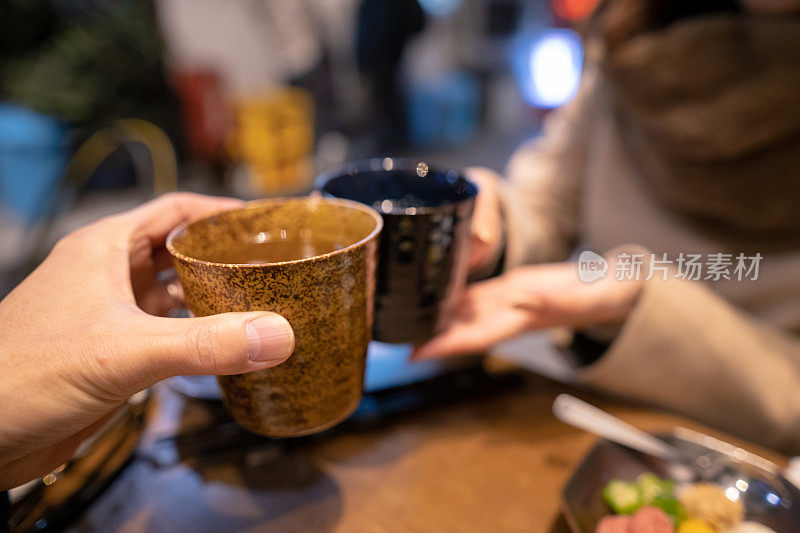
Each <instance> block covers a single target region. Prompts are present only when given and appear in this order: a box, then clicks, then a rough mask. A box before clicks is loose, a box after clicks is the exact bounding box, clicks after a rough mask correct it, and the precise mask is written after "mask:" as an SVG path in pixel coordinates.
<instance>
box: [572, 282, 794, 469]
mask: <svg viewBox="0 0 800 533" xmlns="http://www.w3.org/2000/svg"><path fill="white" fill-rule="evenodd" d="M579 377H580V379H581V380H582V382H583V383H585V384H587V385H591V386H594V387H596V388H599V389H605V390H609V391H613V392H614V393H616V394H622V395H625V396H628V397H631V398H635V399H638V400H643V401H647V402H653V403H657V404H659V405H662V406H664V407H667V408H669V409H672V410H674V411H676V412H679V413H682V414H685V415H688V416H690V417H692V418H695V419H698V420H701V421H703V422H705V423H708V424H710V425H714V426H716V427H718V428H720V429H722V430H725V431H728V432H730V433H735V434H737V435H741V436H744V437H746V438H749V439H750V440H752V441H754V442H760V443H763V444H766V445H768V446H770V447H773V448H775V449H779V450H782V451H785V452H789V453H793V454H798V453H800V338H798V337H796V336H793V335H791V334H789V333H787V332H785V331H783V330H781V329H778V328H776V327H774V326H772V325H769V324H766V323H763V322H761V321H759V320H758V319H757V318H755V317H753V316H750V315H748V314H746V313H744V312H743V311H741V310H739V309H738V308H735V307H734V306H732V305H731V304H729V303H728V302H726V301H725V300H723V299H722V298H720V297H719V296H717V295H716V294H715V293H713V292H712V291H711V290H710V289H709V288H707V287H706V286H705V285H703V284H702V283H698V282H691V281H683V280H680V279H675V278H672V279H669V280H667V281H663V280H661V279H658V280H657V279H651V280H649V281H647V282H645V283H644V286H643V291H642V294H641V296H640V299H639V301H638V302H637V304H636V307H635V308H634V310H633V311H632V313H631V315H630V316H629V317H628V320H627V321H626V322H625V324H624V325H623V327H622V330H621V331H620V333H619V335H618V337H617V338H616V340H615V341H614V342H613V343H612V344H611V346H610V348H609V350H608V351H607V352H606V353H605V354H604V355H603V357H602V358H601V359H600V360H598V362H596V363H594V364H593V365H591V366H589V367H586V368H584V369H582V370H580V371H579Z"/></svg>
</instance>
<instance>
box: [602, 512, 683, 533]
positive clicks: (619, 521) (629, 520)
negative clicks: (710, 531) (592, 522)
mask: <svg viewBox="0 0 800 533" xmlns="http://www.w3.org/2000/svg"><path fill="white" fill-rule="evenodd" d="M674 531H675V528H674V527H673V525H672V520H671V519H670V517H668V516H667V514H666V513H665V512H664V511H662V510H661V509H659V508H658V507H642V508H640V509H639V510H638V511H636V512H635V513H633V514H632V515H630V516H628V515H608V516H604V517H603V519H602V520H600V522H599V523H598V524H597V528H596V529H595V533H673V532H674Z"/></svg>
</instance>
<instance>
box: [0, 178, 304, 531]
mask: <svg viewBox="0 0 800 533" xmlns="http://www.w3.org/2000/svg"><path fill="white" fill-rule="evenodd" d="M239 205H241V202H240V201H238V200H232V199H222V198H210V197H204V196H198V195H193V194H179V193H175V194H170V195H165V196H163V197H161V198H159V199H158V200H155V201H153V202H150V203H147V204H144V205H142V206H140V207H139V208H137V209H134V210H132V211H129V212H126V213H122V214H119V215H115V216H111V217H107V218H104V219H102V220H100V221H98V222H96V223H94V224H91V225H89V226H86V227H84V228H81V229H79V230H77V231H75V232H73V233H72V234H70V235H67V236H66V237H64V238H63V239H61V240H60V241H59V242H58V243H57V244H56V245H55V247H54V248H53V250H52V251H51V253H50V255H48V257H47V258H46V259H45V260H44V262H42V264H41V265H40V266H39V267H38V268H37V269H36V270H35V271H34V272H33V273H32V274H31V275H30V276H28V278H26V279H25V280H24V281H23V282H22V283H21V284H20V285H19V286H17V287H16V288H15V289H14V290H13V291H12V292H11V293H10V294H9V295H8V296H7V297H6V298H5V299H3V300H2V301H0V367H2V369H3V372H2V374H0V406H2V409H0V491H4V490H7V489H9V488H12V487H15V486H17V485H21V484H23V483H25V482H27V481H29V480H31V479H33V478H35V477H37V476H41V475H43V474H45V473H47V472H49V471H51V470H52V469H54V468H56V467H57V466H59V465H61V464H63V463H64V462H65V461H66V460H67V459H69V457H71V455H72V454H73V453H74V451H75V450H76V448H77V447H78V445H79V444H80V443H81V442H82V441H83V440H84V439H86V438H88V437H89V436H90V435H92V434H93V433H94V432H95V431H97V430H98V429H99V428H100V427H102V426H103V424H104V423H105V422H107V421H108V420H109V418H110V417H111V415H112V414H113V412H114V411H115V410H116V409H117V408H118V407H119V406H121V405H122V404H123V403H124V402H125V401H126V400H127V399H128V397H129V396H130V395H132V394H134V393H136V392H138V391H141V390H143V389H146V388H147V387H149V386H150V385H152V384H154V383H156V382H157V381H159V380H162V379H164V378H167V377H169V376H174V375H178V374H214V375H219V374H239V373H244V372H252V371H254V370H261V369H264V368H269V367H272V366H275V365H278V364H280V363H282V362H283V361H285V360H286V359H287V358H288V357H289V356H290V355H291V353H292V351H293V350H294V333H293V332H292V328H291V326H290V325H289V323H288V322H287V321H286V319H284V318H283V317H282V316H280V315H277V314H275V313H268V312H250V313H223V314H219V315H213V316H208V317H202V318H163V317H164V315H166V313H167V312H168V311H169V310H170V308H171V307H173V306H174V304H175V302H174V300H173V298H172V296H170V295H169V294H168V293H167V291H166V287H165V285H164V284H162V283H159V282H158V281H157V279H156V273H157V272H159V271H161V270H164V269H167V268H169V266H171V264H172V263H171V259H170V256H169V254H168V253H167V251H166V249H165V248H164V242H165V239H166V236H167V234H168V233H169V231H170V230H171V229H172V228H174V227H175V226H177V225H178V224H180V223H182V222H185V221H188V220H192V219H195V218H198V217H201V216H204V215H208V214H212V213H214V212H217V211H221V210H225V209H231V208H235V207H238V206H239ZM3 496H4V495H3V493H2V492H0V529H2V524H3V523H4V522H3V520H2V519H3V518H4V517H3V516H2V514H3V512H2V511H3V509H2V507H3V501H2V500H3V499H4V498H3Z"/></svg>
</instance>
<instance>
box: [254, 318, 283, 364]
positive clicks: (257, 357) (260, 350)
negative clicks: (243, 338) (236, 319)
mask: <svg viewBox="0 0 800 533" xmlns="http://www.w3.org/2000/svg"><path fill="white" fill-rule="evenodd" d="M293 351H294V332H293V331H292V326H290V325H289V322H288V321H287V320H286V319H285V318H283V317H282V316H280V315H276V314H274V313H271V314H268V315H264V316H262V317H259V318H256V319H255V320H251V321H250V322H248V324H247V355H248V357H249V358H250V361H252V362H254V363H263V362H265V361H283V360H284V359H286V358H287V357H289V356H290V355H292V352H293Z"/></svg>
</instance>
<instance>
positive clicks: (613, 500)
mask: <svg viewBox="0 0 800 533" xmlns="http://www.w3.org/2000/svg"><path fill="white" fill-rule="evenodd" d="M603 499H604V500H605V501H606V503H607V504H608V506H609V507H611V510H612V511H614V513H616V514H633V513H634V512H636V510H637V509H639V507H641V506H642V496H641V492H640V490H639V487H638V485H637V484H636V483H631V482H629V481H622V480H619V479H612V480H611V481H609V482H608V484H607V485H606V486H605V487H604V488H603Z"/></svg>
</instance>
